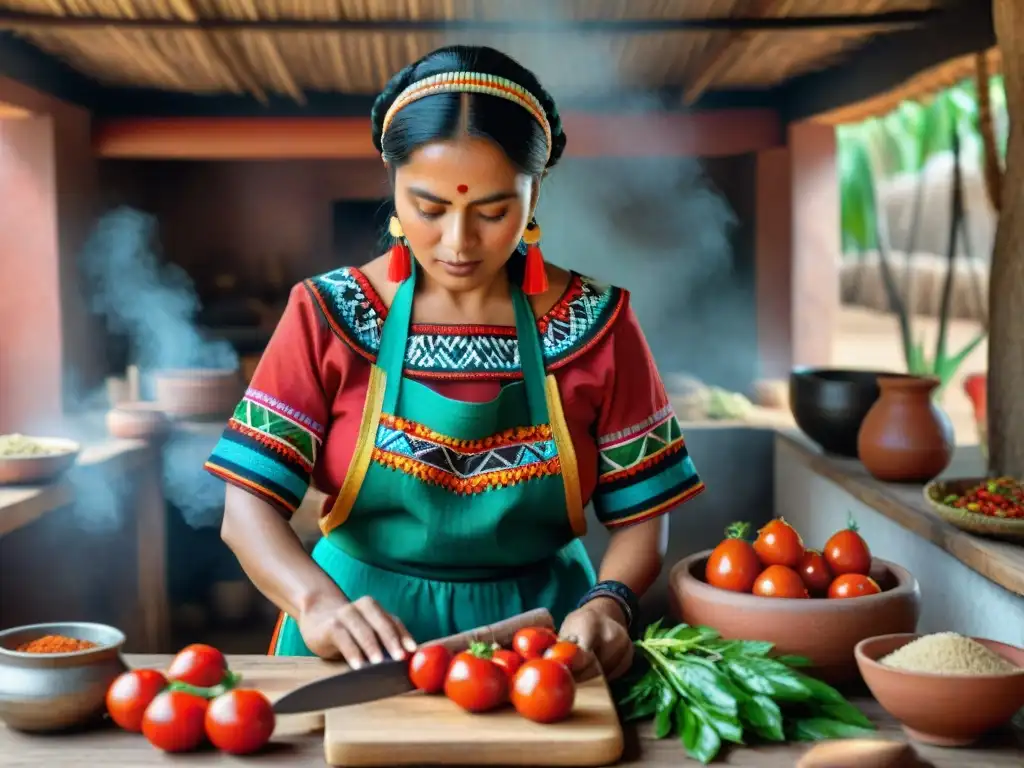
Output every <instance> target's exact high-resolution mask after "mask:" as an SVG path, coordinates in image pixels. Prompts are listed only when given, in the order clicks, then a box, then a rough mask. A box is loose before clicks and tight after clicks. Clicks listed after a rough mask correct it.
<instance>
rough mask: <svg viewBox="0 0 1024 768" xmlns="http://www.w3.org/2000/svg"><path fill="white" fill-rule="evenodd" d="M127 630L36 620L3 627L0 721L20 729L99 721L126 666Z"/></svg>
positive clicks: (0, 636)
mask: <svg viewBox="0 0 1024 768" xmlns="http://www.w3.org/2000/svg"><path fill="white" fill-rule="evenodd" d="M124 640H125V638H124V633H123V632H121V630H119V629H116V628H115V627H110V626H107V625H106V624H92V623H89V622H61V623H54V624H31V625H28V626H22V627H14V628H13V629H7V630H4V631H2V632H0V720H2V721H3V722H4V723H5V724H6V725H7V727H8V728H12V729H14V730H19V731H37V732H41V731H57V730H64V729H67V728H75V727H79V726H85V725H88V724H89V723H91V722H94V721H96V722H98V721H99V720H100V718H101V717H102V715H103V712H104V710H105V707H106V701H105V699H106V694H107V689H108V688H109V687H110V684H111V683H112V682H113V681H114V679H115V678H116V677H117V676H118V675H120V674H121V673H122V672H124V671H125V669H126V668H127V667H126V666H125V663H124V660H123V659H122V658H121V647H122V646H123V645H124Z"/></svg>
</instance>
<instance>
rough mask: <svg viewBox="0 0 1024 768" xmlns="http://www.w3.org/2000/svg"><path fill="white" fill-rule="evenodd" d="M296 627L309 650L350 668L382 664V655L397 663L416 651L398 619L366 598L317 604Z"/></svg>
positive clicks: (319, 602)
mask: <svg viewBox="0 0 1024 768" xmlns="http://www.w3.org/2000/svg"><path fill="white" fill-rule="evenodd" d="M298 624H299V632H300V633H301V634H302V639H303V640H304V641H305V643H306V647H308V648H309V650H311V651H312V652H313V653H315V654H316V655H317V656H319V657H321V658H324V659H337V658H339V657H340V658H343V659H344V660H345V662H346V663H347V664H348V665H349V666H350V667H351V668H352V669H359V668H360V667H362V666H364V665H365V664H366V662H367V661H369V662H370V663H371V664H376V663H378V662H380V661H383V660H384V653H385V652H386V653H387V654H388V655H390V656H391V658H392V659H396V660H398V659H404V658H406V655H407V654H410V653H413V652H414V651H415V650H416V641H415V640H413V638H412V635H410V634H409V630H407V629H406V628H405V625H404V624H402V622H401V620H400V619H399V618H398V617H397V616H392V615H391V614H390V613H388V612H387V611H385V610H384V609H383V608H381V607H380V604H379V603H378V602H377V601H376V600H374V599H373V598H372V597H369V596H365V597H360V598H359V599H358V600H353V601H349V600H347V599H345V598H344V597H343V596H341V595H338V596H337V597H336V598H331V599H328V600H322V601H317V602H316V603H314V605H313V606H311V607H310V609H309V610H308V611H306V612H305V613H304V614H303V615H302V616H301V617H299V619H298Z"/></svg>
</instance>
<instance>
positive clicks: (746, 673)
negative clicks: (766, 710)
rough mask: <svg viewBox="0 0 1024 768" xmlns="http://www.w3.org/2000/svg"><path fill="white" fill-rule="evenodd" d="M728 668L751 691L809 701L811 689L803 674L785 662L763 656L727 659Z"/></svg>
mask: <svg viewBox="0 0 1024 768" xmlns="http://www.w3.org/2000/svg"><path fill="white" fill-rule="evenodd" d="M724 663H725V665H726V669H728V671H729V673H730V674H731V675H732V676H733V677H734V678H735V679H736V682H738V683H739V684H740V685H741V687H743V688H745V689H746V690H748V691H750V692H751V693H762V694H764V695H766V696H771V697H772V698H773V699H775V700H776V701H807V700H808V699H810V698H811V691H810V689H809V688H808V687H807V686H806V685H804V683H803V680H802V679H801V678H802V677H803V676H802V675H800V674H799V673H798V672H793V671H791V670H790V669H789V668H788V667H787V666H786V665H785V664H779V663H778V662H776V661H775V660H774V659H767V658H761V657H757V656H755V657H753V658H743V659H727V660H726V661H725V662H724Z"/></svg>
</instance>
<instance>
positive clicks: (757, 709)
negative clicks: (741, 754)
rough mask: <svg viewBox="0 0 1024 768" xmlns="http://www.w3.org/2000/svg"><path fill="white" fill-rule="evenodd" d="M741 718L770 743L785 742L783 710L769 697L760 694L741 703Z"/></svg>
mask: <svg viewBox="0 0 1024 768" xmlns="http://www.w3.org/2000/svg"><path fill="white" fill-rule="evenodd" d="M740 717H742V718H743V720H745V721H746V723H747V724H748V725H749V726H750V727H751V728H752V729H753V731H754V733H756V734H757V735H758V736H760V737H761V738H762V739H767V740H768V741H785V740H786V734H785V733H784V732H783V730H782V710H781V709H779V705H778V704H776V703H775V702H774V701H772V700H771V699H769V698H768V697H767V696H762V695H760V694H758V695H757V696H751V697H750V698H748V699H744V700H743V701H741V702H740Z"/></svg>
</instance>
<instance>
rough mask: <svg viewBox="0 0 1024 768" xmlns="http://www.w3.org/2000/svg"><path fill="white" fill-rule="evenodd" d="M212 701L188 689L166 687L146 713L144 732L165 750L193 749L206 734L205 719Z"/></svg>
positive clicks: (143, 719) (143, 723)
mask: <svg viewBox="0 0 1024 768" xmlns="http://www.w3.org/2000/svg"><path fill="white" fill-rule="evenodd" d="M208 704H209V702H207V700H206V699H204V698H202V697H201V696H194V695H193V694H191V693H185V692H184V691H164V692H163V693H161V694H159V695H158V696H157V697H156V698H155V699H153V701H152V702H151V703H150V705H149V706H148V707H146V713H145V714H144V715H143V716H142V735H143V736H145V737H146V739H147V740H148V741H149V743H150V744H152V745H153V746H154V747H156V748H157V749H162V750H163V751H164V752H189V751H191V750H193V749H195V748H196V747H198V746H199V745H200V744H202V743H203V739H204V738H205V736H206V731H205V728H204V720H205V718H206V707H207V705H208Z"/></svg>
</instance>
